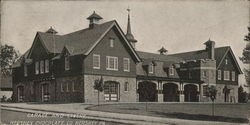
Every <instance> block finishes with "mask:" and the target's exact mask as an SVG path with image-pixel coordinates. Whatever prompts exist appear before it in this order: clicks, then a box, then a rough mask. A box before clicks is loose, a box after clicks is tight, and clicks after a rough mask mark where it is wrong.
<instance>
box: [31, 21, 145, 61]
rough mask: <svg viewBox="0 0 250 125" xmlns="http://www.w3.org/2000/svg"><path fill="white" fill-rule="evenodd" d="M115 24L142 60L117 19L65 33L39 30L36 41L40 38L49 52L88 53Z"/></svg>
mask: <svg viewBox="0 0 250 125" xmlns="http://www.w3.org/2000/svg"><path fill="white" fill-rule="evenodd" d="M114 26H115V27H116V28H117V29H118V31H119V32H120V34H121V36H122V37H123V39H124V40H125V42H126V45H127V46H128V47H129V48H130V49H129V51H131V52H132V53H133V56H134V57H135V59H136V62H138V61H140V58H139V56H138V55H137V53H136V52H135V50H134V49H133V47H132V45H131V44H130V42H128V40H127V38H126V37H125V35H124V33H123V32H122V30H121V28H120V27H119V25H118V23H117V22H116V21H115V20H112V21H109V22H106V23H103V24H98V25H95V26H94V28H86V29H83V30H79V31H76V32H72V33H69V34H65V35H56V34H52V33H43V32H38V33H37V35H36V37H35V40H34V43H35V42H36V41H37V39H40V41H41V42H42V45H43V46H44V48H45V49H46V50H47V51H48V53H57V54H59V53H61V52H62V51H63V48H65V49H67V50H68V51H69V52H70V54H71V55H78V54H82V55H88V54H89V53H90V52H91V51H92V50H93V49H94V48H95V46H96V45H97V44H98V43H99V42H100V41H101V40H102V38H103V37H104V36H105V35H106V34H107V32H108V31H110V29H111V28H112V27H114ZM34 43H33V45H32V47H31V51H30V52H29V55H30V53H32V48H34Z"/></svg>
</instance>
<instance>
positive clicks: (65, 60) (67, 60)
mask: <svg viewBox="0 0 250 125" xmlns="http://www.w3.org/2000/svg"><path fill="white" fill-rule="evenodd" d="M64 64H65V66H64V68H65V70H69V69H70V66H69V65H70V64H69V56H68V55H66V56H65V58H64Z"/></svg>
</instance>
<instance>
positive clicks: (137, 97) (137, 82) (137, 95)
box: [135, 80, 139, 102]
mask: <svg viewBox="0 0 250 125" xmlns="http://www.w3.org/2000/svg"><path fill="white" fill-rule="evenodd" d="M138 84H139V81H138V80H136V90H135V91H136V102H139V93H138Z"/></svg>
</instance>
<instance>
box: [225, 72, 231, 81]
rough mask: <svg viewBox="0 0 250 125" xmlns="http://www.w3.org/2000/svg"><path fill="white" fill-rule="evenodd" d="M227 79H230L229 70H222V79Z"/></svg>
mask: <svg viewBox="0 0 250 125" xmlns="http://www.w3.org/2000/svg"><path fill="white" fill-rule="evenodd" d="M229 79H230V72H229V71H224V80H229Z"/></svg>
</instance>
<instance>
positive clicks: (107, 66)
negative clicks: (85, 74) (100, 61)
mask: <svg viewBox="0 0 250 125" xmlns="http://www.w3.org/2000/svg"><path fill="white" fill-rule="evenodd" d="M111 58H112V59H114V68H110V64H109V61H110V59H111ZM106 60H107V61H106V62H107V64H106V69H107V70H113V71H118V57H115V56H106Z"/></svg>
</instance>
